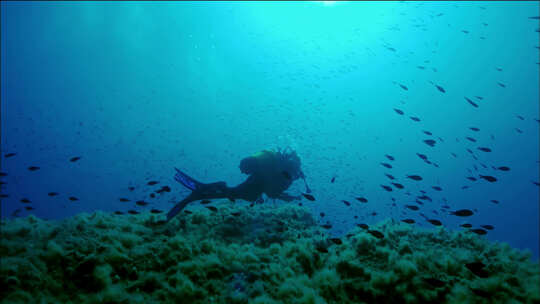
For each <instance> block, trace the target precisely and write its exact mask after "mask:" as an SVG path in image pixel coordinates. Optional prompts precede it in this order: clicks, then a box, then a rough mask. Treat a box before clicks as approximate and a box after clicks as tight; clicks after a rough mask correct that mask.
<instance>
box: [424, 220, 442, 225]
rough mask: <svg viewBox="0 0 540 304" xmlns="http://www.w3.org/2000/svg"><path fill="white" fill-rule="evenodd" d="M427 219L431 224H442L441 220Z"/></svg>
mask: <svg viewBox="0 0 540 304" xmlns="http://www.w3.org/2000/svg"><path fill="white" fill-rule="evenodd" d="M427 221H428V222H430V223H431V224H433V225H434V226H441V225H442V223H441V221H439V220H435V219H428V220H427Z"/></svg>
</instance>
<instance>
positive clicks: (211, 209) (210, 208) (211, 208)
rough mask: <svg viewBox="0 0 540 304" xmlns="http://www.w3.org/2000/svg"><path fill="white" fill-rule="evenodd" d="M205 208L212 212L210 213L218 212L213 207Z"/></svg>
mask: <svg viewBox="0 0 540 304" xmlns="http://www.w3.org/2000/svg"><path fill="white" fill-rule="evenodd" d="M205 208H206V209H208V210H210V211H212V212H217V211H218V210H217V208H216V207H214V206H205Z"/></svg>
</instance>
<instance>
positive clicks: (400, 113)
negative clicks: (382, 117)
mask: <svg viewBox="0 0 540 304" xmlns="http://www.w3.org/2000/svg"><path fill="white" fill-rule="evenodd" d="M394 111H396V113H398V114H399V115H403V114H404V113H403V111H401V110H400V109H394Z"/></svg>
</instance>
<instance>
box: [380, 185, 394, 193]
mask: <svg viewBox="0 0 540 304" xmlns="http://www.w3.org/2000/svg"><path fill="white" fill-rule="evenodd" d="M381 187H382V188H383V189H384V190H386V191H388V192H390V191H392V188H391V187H390V186H386V185H381Z"/></svg>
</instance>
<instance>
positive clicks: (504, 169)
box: [497, 166, 510, 171]
mask: <svg viewBox="0 0 540 304" xmlns="http://www.w3.org/2000/svg"><path fill="white" fill-rule="evenodd" d="M497 169H499V170H501V171H510V168H509V167H506V166H501V167H499V168H497Z"/></svg>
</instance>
